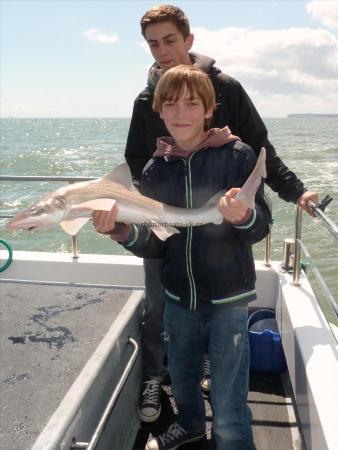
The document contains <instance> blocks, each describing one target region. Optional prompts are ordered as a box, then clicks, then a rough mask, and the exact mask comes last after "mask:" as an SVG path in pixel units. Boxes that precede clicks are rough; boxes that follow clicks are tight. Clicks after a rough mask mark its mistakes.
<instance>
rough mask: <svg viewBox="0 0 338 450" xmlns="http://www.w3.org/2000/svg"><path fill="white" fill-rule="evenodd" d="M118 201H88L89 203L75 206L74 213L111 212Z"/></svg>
mask: <svg viewBox="0 0 338 450" xmlns="http://www.w3.org/2000/svg"><path fill="white" fill-rule="evenodd" d="M115 203H116V200H114V199H113V198H96V199H95V200H88V201H87V202H83V203H80V204H79V205H76V206H73V207H72V209H71V210H72V211H73V212H75V211H76V210H78V209H89V210H91V211H98V210H99V211H110V210H111V209H112V207H113V206H114V204H115Z"/></svg>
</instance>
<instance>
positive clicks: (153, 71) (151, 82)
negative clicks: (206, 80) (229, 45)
mask: <svg viewBox="0 0 338 450" xmlns="http://www.w3.org/2000/svg"><path fill="white" fill-rule="evenodd" d="M189 55H190V59H191V62H192V64H193V66H194V67H196V68H198V69H201V70H203V72H205V73H209V72H210V70H211V68H212V67H213V65H214V64H215V60H214V59H212V58H210V57H209V56H205V55H200V54H199V53H195V52H189ZM163 73H164V70H163V69H161V67H160V66H159V65H158V64H157V62H154V64H153V65H152V66H151V67H150V69H149V72H148V80H147V87H148V91H149V92H150V93H151V94H153V93H154V91H155V88H156V85H157V82H158V80H159V79H160V78H161V76H162V75H163Z"/></svg>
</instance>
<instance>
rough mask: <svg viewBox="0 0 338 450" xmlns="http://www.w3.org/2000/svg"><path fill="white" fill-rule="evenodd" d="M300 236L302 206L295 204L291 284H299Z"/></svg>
mask: <svg viewBox="0 0 338 450" xmlns="http://www.w3.org/2000/svg"><path fill="white" fill-rule="evenodd" d="M301 237H302V208H301V207H300V206H299V205H297V213H296V226H295V259H294V267H293V284H294V285H295V286H300V282H299V276H300V243H299V241H300V240H301Z"/></svg>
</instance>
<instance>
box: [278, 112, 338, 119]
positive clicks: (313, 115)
mask: <svg viewBox="0 0 338 450" xmlns="http://www.w3.org/2000/svg"><path fill="white" fill-rule="evenodd" d="M286 117H287V119H299V118H300V119H302V118H306V117H338V114H311V113H309V114H288V115H287V116H286Z"/></svg>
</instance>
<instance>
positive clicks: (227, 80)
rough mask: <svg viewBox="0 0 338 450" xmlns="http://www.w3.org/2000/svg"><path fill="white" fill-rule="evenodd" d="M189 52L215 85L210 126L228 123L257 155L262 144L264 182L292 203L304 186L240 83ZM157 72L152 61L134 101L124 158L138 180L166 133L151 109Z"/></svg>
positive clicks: (212, 64)
mask: <svg viewBox="0 0 338 450" xmlns="http://www.w3.org/2000/svg"><path fill="white" fill-rule="evenodd" d="M190 56H191V59H192V61H193V64H194V66H196V67H198V68H200V69H202V70H203V71H204V72H206V73H207V74H208V75H209V77H210V79H211V81H212V83H213V86H214V89H215V93H216V111H215V112H214V115H213V119H212V123H211V127H212V128H223V127H224V126H225V125H228V126H229V127H230V129H231V131H232V133H233V134H235V135H237V136H239V137H240V138H241V140H242V141H243V142H245V143H247V144H249V145H250V146H251V147H252V148H253V149H254V151H255V152H256V155H257V156H258V154H259V152H260V149H261V147H265V148H266V155H267V161H266V165H267V179H266V183H267V184H268V185H269V186H270V188H271V189H272V190H273V191H275V192H277V193H278V195H279V196H280V197H281V198H282V199H283V200H286V201H292V202H294V203H295V202H296V201H297V199H298V198H299V197H300V196H301V195H302V194H303V193H304V192H305V191H306V189H305V188H304V185H303V183H302V182H301V181H300V180H299V179H298V178H297V177H296V175H295V174H294V173H293V172H292V171H290V170H289V169H288V167H286V166H285V164H284V163H283V162H282V161H281V159H280V158H279V157H278V156H277V155H276V151H275V149H274V147H273V146H272V145H271V143H270V142H269V140H268V133H267V129H266V127H265V125H264V123H263V121H262V119H261V117H260V116H259V114H258V112H257V111H256V108H255V107H254V105H253V103H252V101H251V100H250V98H249V96H248V94H247V93H246V92H245V90H244V89H243V87H242V86H241V84H240V83H239V82H238V81H237V80H235V79H234V78H232V77H230V76H229V75H226V74H224V73H222V72H221V71H220V70H219V69H218V68H217V67H215V66H214V64H215V61H214V60H213V59H212V58H209V57H207V56H203V55H199V54H197V53H192V52H191V53H190ZM161 74H162V71H161V69H160V67H159V66H158V65H157V64H156V63H155V64H154V65H153V66H152V68H151V69H150V72H149V79H148V87H147V88H146V89H145V90H144V91H142V92H141V93H140V94H139V96H138V97H137V98H136V100H135V103H134V109H133V115H132V118H131V123H130V128H129V134H128V139H127V145H126V150H125V158H126V161H127V163H128V165H129V168H130V171H131V174H132V177H133V179H134V180H135V181H138V182H139V181H140V179H141V175H142V171H143V168H144V167H145V165H146V164H147V162H148V161H149V160H150V159H151V158H152V155H153V153H154V151H155V149H156V140H157V138H158V137H161V136H169V132H168V130H167V129H166V127H165V125H164V122H163V120H162V119H161V118H160V116H159V114H158V113H156V112H154V111H153V110H152V101H153V92H154V89H155V86H156V82H157V79H159V77H160V76H161Z"/></svg>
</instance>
